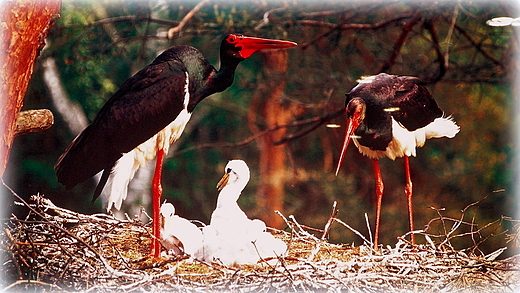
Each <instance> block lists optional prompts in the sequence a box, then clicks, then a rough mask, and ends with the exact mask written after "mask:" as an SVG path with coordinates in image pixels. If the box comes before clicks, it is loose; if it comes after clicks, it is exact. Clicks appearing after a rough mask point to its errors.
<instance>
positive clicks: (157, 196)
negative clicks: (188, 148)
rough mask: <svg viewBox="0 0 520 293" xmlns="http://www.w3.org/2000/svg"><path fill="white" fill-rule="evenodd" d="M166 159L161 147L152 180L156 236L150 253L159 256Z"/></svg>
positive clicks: (154, 230)
mask: <svg viewBox="0 0 520 293" xmlns="http://www.w3.org/2000/svg"><path fill="white" fill-rule="evenodd" d="M163 161H164V150H163V149H159V150H158V151H157V157H156V162H155V172H154V174H153V181H152V217H153V222H152V235H153V236H154V238H153V239H152V247H151V252H150V254H151V255H152V256H153V257H159V255H160V253H161V244H160V243H159V240H158V239H159V237H160V233H161V217H160V214H159V209H160V207H161V195H162V185H161V176H162V166H163Z"/></svg>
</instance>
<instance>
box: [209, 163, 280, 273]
mask: <svg viewBox="0 0 520 293" xmlns="http://www.w3.org/2000/svg"><path fill="white" fill-rule="evenodd" d="M249 178H250V173H249V168H248V167H247V164H246V163H245V162H244V161H242V160H232V161H229V163H228V164H227V165H226V168H225V174H224V176H223V177H222V179H221V180H220V181H219V182H218V184H217V188H218V189H219V190H220V193H219V195H218V199H217V207H216V208H215V210H214V211H213V213H212V215H211V221H210V225H209V226H206V227H204V228H203V234H204V254H203V255H204V256H203V259H204V260H205V261H212V260H213V259H219V260H220V261H222V262H223V263H224V264H228V265H231V264H247V263H256V262H258V261H259V260H260V259H262V258H268V257H276V256H278V255H281V254H283V253H284V252H285V250H286V249H287V246H286V245H285V243H284V242H283V241H282V240H279V239H276V238H274V237H273V236H272V235H271V234H270V233H268V232H265V230H266V226H265V223H264V222H263V221H261V220H258V219H255V220H250V219H249V218H248V217H247V215H246V214H245V213H244V212H243V211H242V210H241V209H240V207H239V206H238V203H237V200H238V198H239V197H240V194H241V193H242V190H243V189H244V188H245V186H246V185H247V183H248V182H249Z"/></svg>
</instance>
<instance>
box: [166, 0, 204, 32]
mask: <svg viewBox="0 0 520 293" xmlns="http://www.w3.org/2000/svg"><path fill="white" fill-rule="evenodd" d="M208 2H209V0H202V1H200V2H199V3H197V5H195V7H193V9H192V10H190V12H188V13H186V15H185V16H184V17H183V18H182V20H181V21H180V22H179V24H178V25H177V26H175V27H172V28H170V29H169V30H168V39H169V40H171V39H173V37H174V36H175V34H177V33H179V32H180V31H181V30H182V29H183V28H184V26H185V25H186V23H188V21H189V20H190V19H191V18H192V17H193V16H194V15H195V13H197V12H198V11H199V10H200V9H201V8H202V6H204V5H205V4H206V3H208Z"/></svg>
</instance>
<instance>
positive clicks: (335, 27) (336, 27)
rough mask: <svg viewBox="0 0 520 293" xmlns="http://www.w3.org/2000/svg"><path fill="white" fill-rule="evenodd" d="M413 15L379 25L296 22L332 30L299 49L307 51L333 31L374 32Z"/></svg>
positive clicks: (405, 15) (395, 18)
mask: <svg viewBox="0 0 520 293" xmlns="http://www.w3.org/2000/svg"><path fill="white" fill-rule="evenodd" d="M412 16H413V14H412V13H405V14H401V15H398V16H397V17H394V18H390V19H386V20H383V21H380V22H378V23H374V24H360V23H348V24H334V23H330V22H323V21H316V20H298V21H296V24H298V25H302V26H319V27H327V28H330V30H329V31H327V32H325V33H323V34H321V35H319V36H317V37H316V38H314V39H312V40H311V41H309V42H306V43H303V44H301V45H299V47H301V48H303V49H305V48H307V47H308V46H310V45H312V44H314V43H316V42H317V41H319V40H321V39H322V38H324V37H326V36H328V35H330V34H331V33H332V32H333V31H336V30H354V29H355V30H367V29H368V30H373V29H379V28H382V27H384V26H386V25H388V24H390V23H392V22H396V21H399V20H403V19H406V18H410V17H412Z"/></svg>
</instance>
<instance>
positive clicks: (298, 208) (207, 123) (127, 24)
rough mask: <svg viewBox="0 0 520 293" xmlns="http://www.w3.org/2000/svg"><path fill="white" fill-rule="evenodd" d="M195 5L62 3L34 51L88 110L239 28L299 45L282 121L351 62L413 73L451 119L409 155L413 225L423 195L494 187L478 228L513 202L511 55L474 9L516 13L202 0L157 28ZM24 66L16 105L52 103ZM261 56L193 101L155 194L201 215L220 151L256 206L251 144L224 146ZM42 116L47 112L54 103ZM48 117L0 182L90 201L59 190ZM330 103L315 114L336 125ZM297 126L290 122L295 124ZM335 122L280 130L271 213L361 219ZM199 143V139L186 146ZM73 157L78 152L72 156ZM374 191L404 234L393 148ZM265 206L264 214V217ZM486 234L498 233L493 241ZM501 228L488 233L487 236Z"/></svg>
mask: <svg viewBox="0 0 520 293" xmlns="http://www.w3.org/2000/svg"><path fill="white" fill-rule="evenodd" d="M195 5H197V2H195V1H112V0H111V1H90V2H88V1H63V5H62V11H61V13H60V15H61V18H60V19H59V20H58V23H57V24H56V25H55V26H54V27H53V30H52V32H51V34H50V36H49V39H48V48H46V50H45V51H44V52H43V54H42V56H41V59H44V58H50V57H52V58H55V60H56V62H57V64H58V68H59V71H60V76H61V79H62V83H63V85H64V86H65V88H66V91H67V94H68V95H69V98H70V99H71V100H73V101H76V102H78V103H80V104H81V105H82V107H83V109H84V111H85V113H86V115H87V117H88V118H89V119H90V120H92V119H93V118H94V117H95V115H96V113H97V111H98V110H99V108H100V107H101V106H102V105H103V103H104V102H105V101H106V100H107V99H108V98H109V97H110V96H111V94H113V93H114V92H115V91H116V90H117V89H118V86H119V85H120V84H121V83H122V82H123V81H124V80H125V79H126V78H128V77H129V76H131V75H132V74H133V73H135V72H136V71H138V70H139V69H141V68H142V67H144V66H145V65H146V64H148V63H149V62H151V61H152V60H153V59H154V57H155V56H156V55H157V54H158V53H159V52H160V51H162V50H164V49H166V48H168V47H169V46H172V45H181V44H183V45H185V44H189V45H192V46H194V47H196V48H198V49H200V50H201V51H202V52H203V53H204V54H205V55H206V56H207V57H208V59H209V60H210V61H211V62H212V64H214V65H215V66H218V47H219V44H220V41H221V39H222V38H223V36H225V35H226V34H228V33H230V32H240V33H244V34H246V35H254V36H261V37H269V38H280V39H288V40H292V41H296V42H298V44H300V46H299V47H298V48H296V49H293V50H291V51H290V52H289V62H290V64H289V69H288V72H287V76H286V77H285V78H286V79H287V87H286V91H285V97H284V100H283V101H282V102H283V103H284V104H286V105H287V106H288V107H289V106H291V105H296V106H298V107H300V108H302V109H304V111H303V114H301V115H299V116H298V117H294V121H295V122H296V121H300V120H304V119H310V118H313V117H317V116H324V115H326V114H329V113H333V112H334V111H337V110H340V109H342V107H344V94H345V93H346V92H348V91H349V90H350V89H351V88H352V87H353V86H355V84H356V79H358V78H359V77H360V76H363V75H372V74H376V73H378V72H381V71H384V72H387V73H390V74H403V75H413V76H418V77H420V78H422V79H424V80H425V81H427V82H428V83H429V88H430V90H431V91H432V93H433V95H434V97H435V98H436V100H437V102H438V104H439V105H440V107H441V108H442V109H443V110H444V111H445V113H446V115H452V116H453V117H454V119H455V120H456V121H457V123H458V124H459V125H460V126H461V132H460V133H459V134H458V135H457V136H456V137H455V138H454V139H438V140H430V141H428V142H427V144H426V146H425V147H424V148H422V149H419V150H418V157H417V158H412V159H411V161H410V162H411V169H412V170H411V172H412V179H413V182H414V196H415V197H414V205H415V211H416V214H415V218H416V223H417V225H418V227H417V228H421V225H424V224H426V223H428V221H429V220H430V219H432V218H434V217H436V216H437V213H436V212H435V210H433V209H431V208H430V207H435V208H445V209H446V212H445V213H446V214H447V215H448V216H452V217H454V218H457V217H458V215H460V211H461V210H462V209H463V208H465V207H466V206H467V205H469V204H471V203H473V202H476V201H478V200H480V199H482V198H483V197H485V196H486V195H487V194H489V193H491V192H493V191H494V190H498V189H502V188H504V189H506V191H505V192H501V193H494V194H493V195H492V196H490V197H489V198H488V199H486V200H485V201H484V202H482V203H481V204H480V205H479V206H478V207H475V208H474V209H472V210H471V212H472V213H473V214H470V213H468V215H469V216H468V217H469V218H468V219H467V221H472V220H473V221H475V222H476V223H479V224H480V225H482V224H485V223H488V222H490V221H493V220H495V219H497V218H498V217H499V216H500V215H513V212H514V209H515V207H518V203H517V201H515V198H514V194H515V193H514V190H513V188H514V186H513V177H514V170H513V166H512V164H511V162H513V161H514V158H515V156H517V150H518V146H516V145H514V144H513V139H512V135H511V133H510V132H509V131H508V129H510V125H509V123H510V122H509V121H510V120H511V117H512V109H513V104H514V100H513V94H512V91H513V87H512V86H513V80H514V78H515V73H516V70H517V68H516V67H515V64H516V63H515V62H513V61H514V57H515V54H516V52H517V50H518V44H519V40H518V39H517V38H516V37H515V34H514V29H515V28H513V27H510V26H508V27H490V26H487V25H486V23H485V22H486V20H488V19H491V18H493V17H497V16H509V15H513V14H514V13H515V10H514V6H513V3H510V2H506V1H495V2H486V3H484V2H474V1H473V2H465V1H460V2H442V1H441V2H411V1H403V2H400V1H398V2H393V3H391V4H386V3H385V4H383V3H381V2H376V1H369V2H366V1H348V2H346V3H339V2H337V1H331V2H328V1H320V2H319V3H318V2H308V1H301V2H298V1H262V2H248V1H247V2H233V1H230V2H226V1H209V2H207V3H205V5H204V6H202V8H201V9H200V11H198V12H197V13H196V14H195V15H194V17H193V18H191V19H190V20H189V21H188V22H187V24H186V26H184V28H183V29H182V30H181V32H180V33H178V34H176V35H175V36H174V38H173V39H168V38H166V35H167V34H166V33H167V31H168V29H169V28H171V27H175V26H177V25H178V24H179V22H180V21H181V20H182V19H183V17H184V16H185V15H186V14H187V13H188V12H189V11H190V10H191V9H193V7H195ZM42 71H43V69H42V68H40V69H39V70H37V71H36V73H35V75H34V77H33V81H32V84H31V88H30V90H29V93H28V95H27V97H26V105H25V107H26V108H35V107H38V108H44V107H47V108H50V109H52V110H53V111H54V109H53V107H54V106H53V105H52V103H51V102H50V99H49V97H48V91H47V90H46V88H45V85H44V84H43V82H42V79H41V75H42ZM262 74H263V73H262V56H261V54H256V55H254V56H253V57H252V58H251V59H249V60H246V61H245V62H243V63H242V64H241V65H240V66H239V68H238V70H237V73H236V76H235V83H234V84H233V86H232V87H230V88H229V89H228V90H226V91H225V92H223V93H221V94H218V95H215V96H213V97H210V98H208V99H206V100H205V101H203V102H202V103H201V104H200V105H199V106H198V107H197V109H196V110H195V112H194V116H193V118H192V120H193V121H191V122H190V124H191V123H194V124H193V126H192V127H191V131H189V132H187V133H184V134H183V137H182V140H181V141H179V145H178V146H177V148H175V149H174V150H173V151H172V152H171V153H170V156H171V158H169V159H168V160H167V161H166V165H165V170H164V174H163V180H164V182H165V185H164V190H165V193H164V197H165V199H167V200H168V201H170V202H173V203H174V204H175V205H176V208H177V210H178V212H179V214H181V215H182V216H184V217H187V218H191V219H199V220H202V221H204V222H208V219H209V217H210V214H211V211H212V210H213V208H214V205H215V201H216V196H217V190H216V189H215V184H216V182H217V181H218V179H219V178H220V177H221V175H222V173H223V167H224V166H225V164H226V163H227V161H228V160H230V159H235V158H240V159H244V160H245V161H246V162H247V163H248V165H249V167H250V169H251V172H252V177H251V181H250V183H249V185H248V186H247V188H246V190H245V191H244V193H243V195H242V198H241V199H240V201H239V202H240V204H241V206H243V207H244V209H245V210H246V212H247V213H248V214H249V215H250V216H253V217H254V216H255V214H256V213H258V211H256V210H255V206H256V199H257V197H259V196H262V195H261V194H257V193H256V190H257V189H258V187H259V186H258V181H257V179H256V178H258V176H259V174H258V145H257V144H256V143H255V141H254V140H252V141H251V142H250V143H246V144H240V145H236V146H233V147H229V146H222V144H223V143H231V144H233V143H238V142H243V141H244V140H246V139H248V138H250V137H251V136H252V135H254V133H253V132H252V125H251V123H254V126H255V127H258V128H260V129H264V124H263V121H262V120H261V119H260V120H257V121H254V122H251V121H248V119H247V117H248V114H249V113H248V112H249V106H250V101H251V97H252V96H253V94H254V91H255V89H256V87H257V83H258V82H259V81H260V80H263V79H266V78H268V77H265V76H262ZM55 114H57V113H56V112H55ZM56 116H57V121H56V125H55V126H54V127H53V128H52V130H49V131H47V132H44V133H40V134H32V135H28V136H24V137H19V138H17V141H16V144H17V145H15V153H13V155H12V159H11V163H10V166H9V170H10V174H11V178H10V179H9V180H7V181H8V183H10V185H11V186H12V187H13V188H14V189H15V190H17V192H18V193H19V194H22V195H25V196H29V195H31V194H34V193H38V192H39V193H43V194H45V195H46V196H47V197H49V198H51V199H52V200H53V201H54V202H55V203H56V204H59V205H60V204H61V205H63V206H64V207H67V208H71V209H75V210H78V211H81V212H94V211H99V210H100V209H101V204H100V202H99V201H98V202H96V203H95V204H94V205H90V203H89V202H90V199H91V195H92V193H93V190H94V182H93V181H92V182H88V183H85V184H82V185H81V186H79V187H76V188H75V189H73V190H72V191H64V190H63V188H62V187H61V186H60V185H59V184H58V183H57V181H56V178H55V175H54V171H53V169H52V166H53V164H54V162H55V161H56V159H57V158H58V156H59V155H60V154H61V153H62V151H63V150H64V149H65V147H66V146H67V145H68V143H69V142H70V141H71V140H72V139H73V137H74V136H73V135H72V134H71V133H70V132H69V130H68V129H67V125H66V124H65V123H64V122H63V120H61V119H60V117H59V115H56ZM344 119H345V117H344V115H341V116H339V117H335V118H333V119H331V120H330V121H328V122H330V123H337V124H339V125H341V126H344ZM305 127H309V125H306V126H299V127H298V126H294V127H290V128H289V131H290V132H291V133H298V132H299V131H301V130H303V129H305ZM343 132H344V128H338V129H336V128H327V127H325V124H323V125H321V126H320V127H318V128H316V129H315V130H314V131H312V132H310V133H309V134H307V135H305V136H301V137H298V138H295V139H293V140H289V141H288V142H287V144H288V147H289V150H290V151H288V153H287V156H289V157H290V160H289V161H290V162H291V164H290V166H288V169H287V170H289V171H288V172H286V174H285V175H284V178H283V179H284V180H285V182H286V189H285V191H286V193H285V194H282V195H280V196H283V197H284V200H285V206H284V209H285V210H284V211H283V212H284V214H294V215H295V216H296V217H297V218H298V219H299V220H300V221H301V222H303V223H305V224H306V225H309V226H314V227H322V226H323V225H324V224H325V222H326V220H327V218H328V216H329V212H330V207H331V206H332V202H333V201H338V202H339V209H340V215H339V218H341V219H343V220H344V221H345V222H347V223H349V225H351V226H353V227H355V228H356V229H358V230H359V231H366V228H365V227H366V224H365V218H364V214H365V213H367V214H368V216H369V218H370V219H374V217H375V216H374V214H375V208H374V197H375V196H374V193H375V192H374V182H373V180H374V179H373V174H372V164H371V162H370V160H369V159H368V158H366V157H363V156H362V155H360V154H359V153H358V151H357V150H356V149H355V148H353V147H352V148H350V150H349V152H348V154H347V156H348V157H347V161H346V164H344V169H342V172H341V173H340V175H339V176H338V177H336V176H334V174H333V169H334V167H335V164H336V163H337V159H338V156H339V151H340V148H341V143H342V140H343ZM206 144H214V145H213V146H212V147H201V146H203V145H206ZM86 159H88V158H86ZM381 164H382V172H383V178H384V180H385V195H384V198H383V210H382V211H383V215H382V226H381V240H382V242H383V243H388V244H390V243H395V237H396V236H398V235H402V234H404V233H405V232H406V228H407V225H408V224H407V217H406V209H405V206H406V199H405V196H404V171H403V161H402V159H397V160H396V161H395V162H394V161H390V160H388V159H383V160H381ZM273 215H274V214H273ZM331 239H332V240H333V241H342V242H353V241H359V240H360V239H359V238H357V237H356V236H355V235H345V234H341V235H339V234H338V233H335V231H334V229H332V231H331ZM496 241H497V243H491V244H490V245H492V246H494V247H496V246H498V245H502V246H503V245H505V244H504V243H503V240H496ZM500 241H502V242H500Z"/></svg>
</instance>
